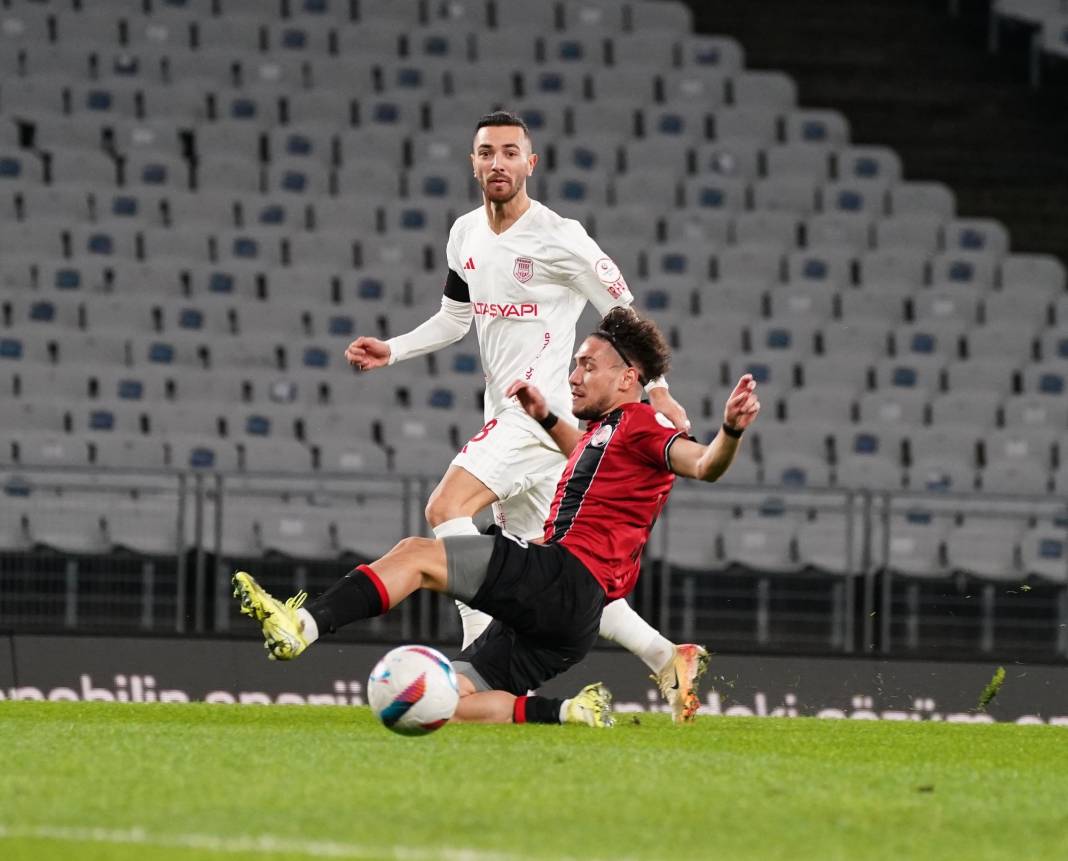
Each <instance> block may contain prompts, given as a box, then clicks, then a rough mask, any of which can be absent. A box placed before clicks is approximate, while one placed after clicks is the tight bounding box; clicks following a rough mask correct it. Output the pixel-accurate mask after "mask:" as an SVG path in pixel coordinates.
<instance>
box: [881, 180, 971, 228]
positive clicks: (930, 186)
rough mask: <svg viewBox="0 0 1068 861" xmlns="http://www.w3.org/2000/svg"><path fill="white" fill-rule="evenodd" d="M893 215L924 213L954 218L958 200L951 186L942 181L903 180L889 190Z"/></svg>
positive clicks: (890, 208)
mask: <svg viewBox="0 0 1068 861" xmlns="http://www.w3.org/2000/svg"><path fill="white" fill-rule="evenodd" d="M888 196H889V213H890V214H891V215H910V214H913V213H915V214H923V215H935V216H939V217H941V218H943V219H947V218H953V217H954V216H955V215H956V212H957V201H956V198H955V197H954V194H953V191H952V190H951V189H950V188H949V186H947V185H945V184H944V183H941V182H901V183H897V184H896V185H894V186H892V187H891V188H890V190H889V195H888Z"/></svg>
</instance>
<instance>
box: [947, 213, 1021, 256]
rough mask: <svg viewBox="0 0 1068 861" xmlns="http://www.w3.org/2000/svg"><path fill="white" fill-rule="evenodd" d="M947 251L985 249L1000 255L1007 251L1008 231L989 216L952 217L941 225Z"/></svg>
mask: <svg viewBox="0 0 1068 861" xmlns="http://www.w3.org/2000/svg"><path fill="white" fill-rule="evenodd" d="M943 236H944V237H945V248H946V252H947V253H953V252H956V251H986V252H990V253H993V254H996V255H998V256H1002V255H1005V254H1007V253H1008V251H1009V233H1008V231H1007V230H1006V229H1005V225H1003V224H1002V223H1001V222H999V221H995V220H994V219H991V218H954V219H951V220H949V221H947V222H946V223H945V225H944V227H943Z"/></svg>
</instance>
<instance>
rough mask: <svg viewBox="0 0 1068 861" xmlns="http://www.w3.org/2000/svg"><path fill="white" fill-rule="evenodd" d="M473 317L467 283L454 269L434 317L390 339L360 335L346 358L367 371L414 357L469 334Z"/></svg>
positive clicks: (350, 347)
mask: <svg viewBox="0 0 1068 861" xmlns="http://www.w3.org/2000/svg"><path fill="white" fill-rule="evenodd" d="M473 319H474V311H473V309H472V307H471V300H470V296H469V295H468V293H467V285H466V284H465V283H464V281H463V279H462V278H460V276H459V275H457V274H456V273H455V272H453V271H452V270H451V269H450V270H449V277H448V279H447V280H446V282H445V295H444V296H443V297H442V298H441V310H439V311H438V312H437V313H436V314H435V315H434V316H433V317H431V318H430V319H429V320H427V321H426V322H425V323H422V324H420V325H419V326H416V327H415V328H414V329H412V331H410V332H407V333H406V334H404V335H397V336H396V337H395V338H390V339H389V340H388V341H382V340H380V339H379V338H370V337H366V336H364V337H360V338H357V339H356V340H355V341H353V342H352V343H351V344H349V346H348V349H346V350H345V359H346V360H347V361H348V363H349V364H350V365H354V366H355V367H357V368H359V369H360V370H363V371H370V370H373V369H374V368H381V367H384V366H386V365H392V364H393V363H394V362H401V361H404V360H405V359H413V358H415V357H416V356H422V355H425V354H426V353H432V352H434V351H435V350H440V349H441V348H442V347H447V346H449V344H455V343H456V342H457V341H459V340H460V339H461V338H462V337H463V336H464V335H466V334H467V331H468V330H469V329H470V328H471V321H472V320H473Z"/></svg>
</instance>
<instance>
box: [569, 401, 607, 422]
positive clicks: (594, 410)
mask: <svg viewBox="0 0 1068 861" xmlns="http://www.w3.org/2000/svg"><path fill="white" fill-rule="evenodd" d="M607 412H608V400H607V399H605V400H604V402H603V403H590V402H588V401H587V403H586V404H585V405H583V406H581V407H575V408H572V410H571V413H572V415H574V417H575V418H577V419H581V420H582V421H584V422H592V421H596V420H597V419H599V418H601V416H603V415H604V414H605V413H607Z"/></svg>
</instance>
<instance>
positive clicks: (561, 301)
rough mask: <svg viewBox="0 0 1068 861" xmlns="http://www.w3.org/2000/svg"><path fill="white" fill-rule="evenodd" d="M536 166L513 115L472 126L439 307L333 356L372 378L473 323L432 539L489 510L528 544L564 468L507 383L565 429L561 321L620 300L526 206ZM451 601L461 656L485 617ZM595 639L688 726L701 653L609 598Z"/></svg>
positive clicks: (604, 265)
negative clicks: (532, 396)
mask: <svg viewBox="0 0 1068 861" xmlns="http://www.w3.org/2000/svg"><path fill="white" fill-rule="evenodd" d="M537 162H538V157H537V155H535V154H534V153H533V146H532V143H531V139H530V133H529V131H528V129H527V127H526V124H525V123H524V122H523V120H522V119H521V118H520V117H518V116H516V115H515V114H511V113H507V112H504V111H498V112H496V113H493V114H488V115H486V116H485V117H483V118H482V119H481V120H480V121H479V123H478V126H477V128H476V133H475V140H474V151H473V153H472V155H471V163H472V167H473V169H474V175H475V178H476V179H477V180H478V182H479V185H480V186H481V187H482V192H483V205H482V206H480V207H479V208H478V209H475V210H473V211H471V212H469V213H467V214H466V215H462V216H460V217H459V218H457V219H456V221H455V222H454V223H453V226H452V229H451V231H450V233H449V241H448V246H447V248H446V256H447V261H448V267H449V271H448V276H447V279H446V282H445V291H444V296H443V298H442V300H441V309H440V310H439V311H438V312H437V313H436V314H435V315H434V316H433V317H431V318H430V319H429V320H427V321H426V322H425V323H423V324H422V325H420V326H418V327H416V328H415V329H414V330H412V331H411V332H408V333H406V334H403V335H398V336H397V337H395V338H391V339H390V340H388V341H381V340H379V339H377V338H371V337H359V338H357V339H356V340H355V341H353V342H352V343H351V344H350V345H349V347H348V349H347V350H346V353H345V355H346V358H347V359H348V361H349V362H350V363H352V364H353V365H355V366H356V367H358V368H361V369H363V370H372V369H374V368H380V367H383V366H385V365H391V364H393V363H394V362H398V361H403V360H405V359H411V358H414V357H416V356H421V355H425V354H426V353H430V352H432V351H434V350H439V349H441V348H442V347H446V346H448V345H449V344H452V343H455V342H456V341H458V340H460V339H461V338H462V337H463V336H464V335H466V334H467V332H468V330H469V329H470V327H471V322H472V320H473V321H474V323H475V331H476V333H477V335H478V345H479V352H480V353H481V356H482V367H483V370H484V371H485V375H486V395H485V419H486V423H485V425H484V426H483V427H482V429H481V430H480V431H478V433H476V434H475V435H474V436H473V437H471V439H470V440H469V441H468V443H467V444H466V445H464V447H463V448H462V449H461V450H460V452H459V453H458V454H457V455H456V457H455V458H453V461H452V464H451V465H450V466H449V469H448V470H447V471H446V473H445V475H444V477H443V478H442V479H441V481H440V482H439V483H438V485H437V487H436V488H435V489H434V491H433V492H432V493H431V496H430V500H429V501H428V503H427V507H426V518H427V522H428V523H429V524H430V526H431V527H432V528H433V530H434V535H435V537H437V538H446V537H449V536H452V535H465V534H473V535H476V534H478V529H477V527H476V526H475V523H474V520H473V517H474V515H475V514H476V513H477V512H478V511H480V510H481V509H483V508H485V507H486V506H487V505H492V506H493V512H494V519H495V520H496V522H497V524H498V525H499V526H500V527H501V528H502V529H506V530H507V531H508V532H510V533H511V534H513V535H516V536H518V537H519V538H524V539H527V540H540V539H541V536H542V535H543V533H544V525H545V517H546V515H547V514H548V510H549V504H550V502H551V501H552V498H553V494H554V492H555V490H556V485H557V482H558V480H559V478H560V474H561V471H562V470H563V467H564V463H565V458H564V456H563V454H561V452H560V450H559V449H558V448H557V446H556V445H555V443H553V441H552V438H551V437H550V436H549V434H548V433H547V432H546V431H545V430H544V429H543V428H541V427H539V426H538V424H537V423H536V422H535V421H534V420H533V419H531V418H530V417H529V416H528V415H527V413H526V412H525V411H524V410H523V408H522V407H521V406H520V405H519V403H518V402H517V401H516V400H515V399H514V398H508V397H506V396H505V390H506V389H507V388H508V387H509V386H510V385H511V383H512V382H513V381H515V380H522V381H526V382H530V383H531V384H533V385H535V386H537V387H538V388H539V389H540V390H541V391H543V392H544V393H545V397H546V400H547V401H548V403H549V409H550V411H551V412H552V413H554V414H555V415H557V416H560V419H559V420H560V421H570V422H574V423H577V420H576V419H574V418H573V417H572V415H571V409H570V402H571V396H570V389H569V386H568V384H567V379H568V374H569V373H570V368H571V354H572V351H573V349H574V343H575V324H576V323H577V322H578V318H579V316H580V314H581V313H582V311H583V309H584V308H585V306H586V303H587V302H588V301H589V302H592V303H593V305H594V307H595V308H596V309H597V311H598V312H599V313H600V314H602V315H603V314H605V313H606V312H607V311H608V310H609V309H611V308H613V307H616V306H619V305H629V304H630V303H631V302H632V301H633V298H634V297H633V296H632V295H631V293H630V290H629V289H628V288H627V282H626V281H625V280H624V278H623V275H622V274H621V273H620V271H619V268H618V267H617V266H616V265H615V263H613V262H612V260H611V258H609V257H608V255H606V254H605V253H604V252H603V251H602V250H601V249H600V247H599V246H598V245H597V243H596V242H594V241H593V239H591V238H590V237H589V235H588V234H587V233H586V231H585V229H584V228H583V227H582V225H581V224H579V223H578V222H577V221H573V220H571V219H567V218H563V217H561V216H559V215H557V214H556V213H555V212H553V211H552V210H550V209H549V208H547V207H545V206H543V205H542V204H540V203H538V202H537V201H535V200H532V199H531V198H530V197H529V196H528V195H527V192H526V180H527V177H528V176H530V175H531V174H532V173H533V172H534V168H535V166H536V165H537ZM647 391H648V395H649V400H650V403H651V404H652V405H653V406H654V407H655V408H656V409H657V410H658V411H659V412H661V413H662V414H664V416H666V417H667V419H669V420H670V421H672V422H673V423H674V424H675V425H676V427H678V428H679V429H680V430H687V429H688V428H689V422H688V421H687V418H686V413H685V411H684V410H683V408H682V407H681V406H680V405H679V404H678V403H677V402H676V401H675V400H674V398H672V397H671V395H670V394H669V393H668V389H667V384H666V383H665V382H664V381H663V380H662V379H660V380H654V381H652V382H651V383H650V384H649V385H648V387H647ZM565 416H566V417H567V418H564V417H565ZM457 603H458V605H459V607H460V614H461V617H462V620H463V628H464V641H463V646H464V648H466V647H467V646H468V645H469V644H470V643H471V642H473V641H474V640H475V639H477V638H478V636H479V635H480V634H481V633H482V631H483V630H485V628H486V627H487V626H488V625H489V622H490V617H489V616H487V615H486V614H484V613H480V612H478V611H477V610H472V609H471V608H469V607H466V606H464V605H462V604H460V603H459V602H457ZM600 633H601V635H602V636H604V637H606V638H607V639H610V640H612V641H614V642H616V643H619V644H620V645H622V646H624V647H625V648H627V649H628V650H629V651H631V652H632V653H634V654H635V655H636V656H637V657H639V658H640V659H641V660H642V661H644V662H645V664H646V665H647V666H648V667H649V668H650V669H651V670H653V672H654V673H655V674H656V678H657V682H658V684H659V686H660V690H661V692H662V693H663V694H664V696H665V698H666V699H667V700H668V702H669V704H670V705H671V708H672V713H673V717H674V719H675V720H676V721H688V720H692V718H693V717H694V715H695V713H696V711H697V708H698V706H699V702H698V699H697V695H696V682H697V679H698V678H699V677H700V675H701V673H703V672H704V669H705V667H706V666H707V662H708V653H707V652H706V651H705V650H704V649H703V648H702V647H700V646H696V645H693V644H684V645H679V646H675V645H674V644H673V643H671V642H670V641H669V640H667V639H666V638H664V637H663V636H662V635H661V634H660V633H659V632H658V631H656V630H655V629H654V628H653V627H652V626H650V625H649V624H648V623H647V622H645V620H643V619H642V618H641V617H640V616H639V615H638V614H637V613H636V612H635V611H634V610H633V609H632V608H631V607H630V605H629V604H627V602H626V601H625V600H622V599H620V600H616V601H613V602H611V603H609V604H608V605H607V606H606V607H605V609H604V613H603V615H602V619H601V630H600Z"/></svg>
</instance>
